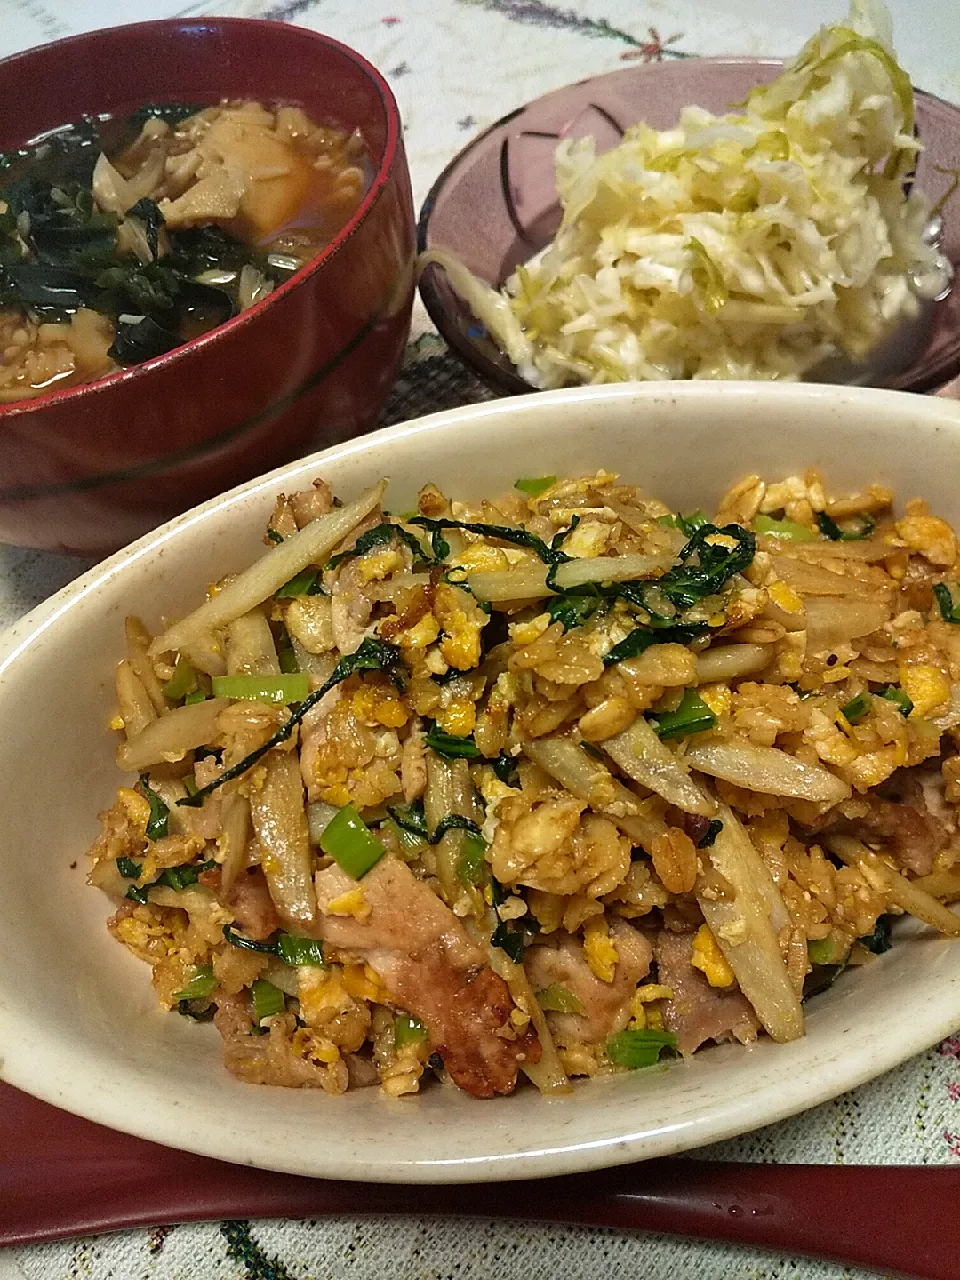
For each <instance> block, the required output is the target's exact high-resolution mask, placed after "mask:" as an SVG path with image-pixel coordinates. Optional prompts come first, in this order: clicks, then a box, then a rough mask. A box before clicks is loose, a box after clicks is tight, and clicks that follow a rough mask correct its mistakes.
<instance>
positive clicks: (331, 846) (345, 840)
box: [320, 804, 386, 880]
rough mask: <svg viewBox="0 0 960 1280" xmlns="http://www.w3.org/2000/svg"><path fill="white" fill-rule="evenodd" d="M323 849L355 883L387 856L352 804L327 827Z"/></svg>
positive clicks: (321, 846)
mask: <svg viewBox="0 0 960 1280" xmlns="http://www.w3.org/2000/svg"><path fill="white" fill-rule="evenodd" d="M320 848H321V849H322V850H323V851H324V853H327V854H329V855H330V857H331V858H333V860H334V862H336V864H337V866H339V867H340V868H341V869H342V870H344V871H345V872H346V873H347V875H348V876H352V877H353V879H354V880H360V879H362V878H363V876H365V875H366V874H367V872H368V871H370V870H371V869H372V868H373V867H375V866H376V865H377V863H378V862H379V861H380V859H381V858H382V857H383V855H384V854H385V853H386V849H385V848H384V847H383V845H382V844H381V843H380V841H379V840H378V839H377V837H376V836H375V835H374V834H373V832H372V831H371V830H370V828H369V827H368V826H367V824H366V823H365V822H364V821H363V819H362V818H361V817H360V815H359V813H357V810H356V808H355V807H354V806H353V805H352V804H347V805H344V806H343V808H342V809H341V810H340V811H339V812H338V813H337V814H336V816H335V817H333V818H331V820H330V821H329V822H328V823H327V825H326V826H325V827H324V829H323V833H322V834H321V836H320Z"/></svg>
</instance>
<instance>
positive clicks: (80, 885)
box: [0, 383, 960, 1182]
mask: <svg viewBox="0 0 960 1280" xmlns="http://www.w3.org/2000/svg"><path fill="white" fill-rule="evenodd" d="M958 450H960V405H957V404H956V403H952V402H947V401H942V400H935V399H925V398H921V397H913V396H907V395H902V394H898V393H895V392H880V391H861V390H852V389H850V390H840V389H837V388H833V387H819V386H767V385H763V384H709V383H688V384H660V385H654V384H649V385H645V386H622V387H616V388H605V389H600V390H574V391H561V392H553V393H550V394H547V395H537V396H530V397H523V398H521V399H516V400H504V401H500V402H497V403H493V404H486V405H481V406H473V407H470V408H466V409H461V410H456V411H454V412H451V413H445V414H439V415H436V416H434V417H431V418H426V419H423V420H421V421H419V422H414V423H410V424H407V425H405V426H401V427H395V428H392V429H390V430H387V431H383V432H379V433H377V434H375V435H372V436H368V437H366V438H364V439H361V440H357V441H353V442H351V443H349V444H347V445H344V446H342V447H339V448H336V449H333V450H331V451H329V452H327V453H326V454H322V455H317V456H316V457H314V458H311V459H307V460H304V461H302V462H298V463H296V464H295V465H292V466H289V467H286V468H284V469H282V470H279V471H276V472H274V473H272V474H271V475H269V476H267V477H265V478H264V479H261V480H258V481H254V482H252V483H250V484H247V485H245V486H243V487H242V488H240V489H237V490H234V491H233V492H232V493H230V494H228V495H226V496H225V497H223V498H220V499H217V500H214V501H213V502H210V503H208V504H206V505H205V506H204V507H201V508H199V509H197V510H196V511H194V512H192V513H188V514H187V515H185V516H182V517H180V518H178V519H177V520H175V521H173V522H172V523H171V524H169V525H167V526H166V527H165V528H164V529H162V530H160V531H159V532H157V533H155V534H152V535H150V536H148V537H147V538H145V539H143V540H141V541H140V542H139V543H136V544H134V545H133V546H132V547H130V548H128V549H127V550H125V551H122V552H120V553H119V554H118V555H116V556H114V557H113V558H112V559H111V560H108V561H106V562H105V563H104V564H102V565H100V566H98V567H97V568H96V569H94V570H92V571H91V572H90V573H88V574H86V575H85V576H84V577H83V578H81V579H79V580H78V581H77V582H76V583H74V584H72V585H71V586H69V587H67V588H66V589H65V590H64V591H62V592H60V594H59V595H57V596H56V597H54V598H53V599H51V600H50V601H48V602H46V603H45V604H44V605H42V606H41V607H40V608H39V609H37V610H35V611H34V612H33V613H32V614H31V615H29V616H28V617H27V618H25V619H24V620H23V621H22V622H21V623H20V624H19V625H18V626H17V627H16V628H15V629H14V630H13V631H12V632H10V633H7V635H6V636H5V637H4V638H3V640H2V642H0V716H2V723H3V726H4V734H3V737H2V741H0V777H2V778H3V786H4V802H3V808H2V813H0V877H2V880H0V883H2V893H0V1077H2V1078H3V1079H5V1080H7V1081H9V1082H10V1083H11V1084H13V1085H16V1086H17V1087H19V1088H21V1089H25V1090H27V1091H28V1092H30V1093H33V1094H35V1095H36V1096H38V1097H40V1098H43V1099H45V1100H47V1101H49V1102H52V1103H55V1104H56V1105H58V1106H62V1107H65V1108H67V1109H68V1110H71V1111H75V1112H77V1113H79V1114H81V1115H84V1116H87V1117H89V1118H90V1119H93V1120H96V1121H99V1122H101V1123H103V1124H107V1125H110V1126H112V1127H114V1128H117V1129H123V1130H126V1131H128V1132H131V1133H136V1134H139V1135H140V1136H142V1137H145V1138H151V1139H154V1140H156V1141H159V1142H163V1143H166V1144H168V1145H171V1146H177V1147H183V1148H186V1149H188V1150H192V1151H196V1152H201V1153H203V1154H206V1155H211V1156H218V1157H220V1158H222V1159H226V1160H232V1161H237V1162H243V1163H250V1164H256V1165H261V1166H264V1167H267V1168H273V1169H283V1170H288V1171H289V1172H291V1173H300V1174H312V1175H317V1176H325V1177H338V1178H353V1179H366V1180H374V1181H423V1182H431V1181H434V1182H443V1181H471V1180H481V1179H489V1178H497V1179H499V1178H516V1177H530V1176H538V1175H546V1174H555V1173H561V1172H572V1171H574V1170H580V1169H590V1168H596V1167H600V1166H604V1165H611V1164H616V1163H620V1162H624V1161H628V1160H634V1159H640V1158H643V1157H647V1156H654V1155H663V1154H667V1153H670V1152H674V1151H678V1150H682V1149H684V1148H688V1147H692V1146H696V1145H698V1144H700V1143H704V1142H708V1141H712V1140H714V1139H718V1138H722V1137H727V1136H730V1135H732V1134H736V1133H740V1132H743V1131H745V1130H747V1129H751V1128H755V1127H757V1126H759V1125H762V1124H766V1123H769V1122H771V1121H774V1120H777V1119H780V1118H782V1117H783V1116H786V1115H789V1114H792V1113H794V1112H797V1111H800V1110H802V1109H804V1108H805V1107H809V1106H812V1105H814V1104H815V1103H818V1102H821V1101H823V1100H825V1099H827V1098H829V1097H832V1096H834V1095H836V1094H838V1093H840V1092H842V1091H843V1090H845V1089H848V1088H851V1087H853V1086H854V1085H856V1084H859V1083H861V1082H862V1081H864V1080H866V1079H869V1078H870V1077H871V1076H874V1075H876V1074H878V1073H880V1072H881V1071H884V1070H886V1069H888V1068H890V1067H892V1066H894V1065H895V1064H896V1063H898V1062H900V1061H902V1060H904V1059H905V1058H907V1057H909V1056H910V1055H911V1054H913V1053H915V1052H917V1051H919V1050H921V1049H923V1048H925V1047H927V1046H929V1045H930V1044H932V1043H934V1042H935V1041H936V1040H937V1039H938V1038H940V1037H942V1036H944V1035H946V1034H948V1033H949V1032H951V1031H952V1030H954V1029H956V1028H957V1027H958V1026H960V946H957V945H956V944H954V943H949V942H944V941H942V940H939V939H935V938H931V937H924V936H914V937H910V938H905V939H904V941H903V943H902V944H901V945H898V946H896V947H895V948H894V949H893V951H891V952H890V953H889V954H887V955H886V956H883V957H881V958H880V959H879V960H878V961H877V962H876V963H874V964H872V965H869V966H867V967H866V968H865V969H862V970H859V971H857V972H855V973H851V974H849V975H846V976H845V977H844V978H843V980H842V981H841V982H839V983H838V984H837V986H836V987H835V988H834V989H833V990H832V991H830V992H828V993H826V994H825V995H823V996H821V997H819V998H817V999H816V1000H815V1001H814V1002H813V1003H812V1004H811V1005H810V1006H809V1015H808V1020H807V1026H808V1034H807V1036H806V1038H805V1039H804V1040H802V1041H800V1042H798V1043H796V1044H792V1045H789V1046H776V1045H774V1044H772V1043H769V1042H761V1043H759V1044H758V1045H756V1046H755V1047H754V1048H752V1049H741V1048H739V1047H723V1048H716V1049H710V1050H708V1051H706V1052H704V1053H701V1054H699V1055H698V1056H697V1057H696V1059H694V1060H693V1061H691V1062H678V1063H676V1064H673V1065H671V1066H669V1067H667V1068H656V1069H653V1070H649V1071H642V1072H637V1073H635V1074H630V1075H624V1076H620V1077H617V1078H615V1079H611V1080H605V1081H594V1082H587V1083H583V1084H581V1085H579V1086H578V1087H577V1089H576V1091H575V1093H574V1095H573V1096H572V1097H570V1098H567V1099H565V1100H560V1101H549V1102H548V1101H545V1100H544V1099H542V1098H541V1097H540V1096H539V1095H538V1094H537V1093H536V1092H535V1091H534V1090H533V1089H530V1088H523V1089H521V1090H520V1091H519V1092H518V1093H517V1094H516V1095H514V1096H513V1097H511V1098H504V1099H498V1100H497V1101H494V1102H477V1101H475V1100H473V1099H471V1098H469V1097H467V1096H465V1095H463V1094H460V1093H458V1092H457V1091H455V1090H447V1089H442V1088H439V1087H436V1088H430V1089H427V1090H426V1091H425V1092H424V1093H423V1095H421V1096H418V1097H415V1098H408V1099H404V1100H403V1101H399V1102H389V1101H387V1100H385V1099H384V1098H383V1097H382V1096H380V1094H379V1092H378V1091H377V1090H364V1091H361V1092H358V1093H355V1094H350V1095H348V1096H346V1097H344V1098H340V1099H333V1098H328V1097H326V1096H325V1095H323V1094H320V1093H316V1092H313V1091H293V1090H281V1089H269V1088H262V1087H260V1088H257V1087H252V1086H246V1085H243V1084H241V1083H239V1082H238V1081H236V1080H234V1079H232V1078H231V1077H230V1076H228V1075H227V1074H226V1073H225V1072H224V1071H223V1070H222V1069H221V1067H220V1065H219V1058H218V1040H219V1038H218V1036H217V1033H216V1032H215V1031H214V1030H213V1029H212V1028H211V1027H209V1026H202V1025H200V1026H198V1025H195V1024H193V1023H191V1022H189V1021H188V1020H186V1019H183V1018H179V1017H177V1016H175V1015H171V1014H165V1013H163V1012H161V1011H160V1010H159V1008H158V1007H157V1005H156V1002H155V1000H154V997H153V993H152V990H151V987H150V983H149V971H148V970H147V968H146V966H144V965H142V964H140V963H139V962H138V961H136V960H135V959H133V958H132V957H130V956H129V955H128V954H127V953H126V952H125V951H124V950H123V949H122V948H121V947H119V946H118V945H117V944H116V943H114V942H113V941H112V940H111V939H110V938H109V937H108V935H107V933H106V931H105V929H104V927H103V926H104V920H105V918H106V916H107V914H108V911H109V907H108V904H107V902H106V899H104V898H103V897H102V895H100V894H98V893H97V892H95V891H94V890H91V889H88V888H87V887H86V886H85V884H84V874H85V867H84V861H85V860H84V856H83V854H84V850H85V849H86V847H87V846H88V845H89V843H90V842H91V841H92V839H93V838H94V836H95V835H96V832H97V821H96V814H97V811H98V810H99V809H100V808H102V807H104V806H105V805H106V804H108V803H109V801H110V798H111V796H112V793H113V790H114V787H115V786H116V784H117V782H118V776H117V775H116V773H115V770H114V764H113V752H114V747H115V741H114V735H113V734H112V733H111V732H110V731H109V730H108V728H107V720H108V718H109V715H110V714H111V709H112V670H113V664H114V662H115V661H116V660H117V659H118V658H119V657H120V656H121V639H122V623H123V618H124V615H125V614H127V613H135V614H140V615H141V616H142V617H143V618H144V619H145V621H146V622H147V624H148V625H151V626H153V627H156V625H157V623H158V621H159V619H160V616H161V614H166V615H168V616H175V615H178V614H180V613H182V612H185V611H186V610H187V609H188V608H189V607H190V606H191V605H192V604H194V603H196V602H197V601H198V600H199V599H200V598H202V593H203V591H204V589H205V588H206V586H207V584H208V583H209V582H210V581H211V580H213V579H215V578H217V577H220V576H221V575H223V574H225V573H227V572H230V571H233V570H237V569H240V568H241V567H243V566H244V565H246V564H248V563H249V562H250V560H251V559H252V558H253V557H254V556H256V555H257V554H259V553H260V552H261V551H262V549H263V543H262V540H261V539H262V533H263V529H264V527H265V524H266V520H267V517H268V515H269V512H270V510H271V508H272V504H273V498H274V495H275V494H276V493H277V492H278V491H280V490H286V491H288V492H289V491H291V490H293V489H294V488H296V487H297V486H298V485H303V484H305V483H306V482H308V481H309V480H310V479H311V478H312V477H313V476H315V475H323V476H325V477H326V478H327V479H328V480H330V481H331V482H332V483H333V484H334V485H335V487H336V489H337V491H338V492H339V493H340V494H341V496H343V497H344V498H346V499H349V498H350V497H351V496H353V495H355V494H356V493H357V492H358V491H359V490H360V489H361V488H362V487H363V486H365V485H367V484H369V483H370V482H372V481H373V480H375V479H376V478H378V477H380V476H382V475H387V476H390V477H391V489H390V492H389V495H388V501H389V505H390V506H391V507H392V508H393V509H394V510H403V509H405V508H407V507H409V506H410V505H411V502H412V499H413V498H414V495H415V494H416V491H417V489H418V488H419V487H420V485H421V484H422V483H423V482H425V481H426V480H428V479H429V480H433V481H435V482H436V483H437V484H439V485H440V486H441V487H443V488H444V489H446V490H448V491H449V492H452V493H454V494H461V495H466V496H473V497H477V496H480V495H481V494H484V493H491V492H497V491H499V490H503V489H505V488H508V487H509V486H510V485H511V484H512V482H513V480H514V479H515V478H517V477H518V476H531V475H542V474H558V475H563V474H565V473H566V474H570V473H576V472H583V471H587V470H595V469H597V468H599V467H604V468H609V469H612V470H615V471H619V472H621V473H622V474H623V475H624V477H625V478H628V479H629V480H631V481H636V482H639V483H641V484H642V485H644V486H645V487H646V488H647V489H648V490H649V491H650V492H652V493H655V494H657V495H658V496H660V497H662V498H663V499H665V500H666V501H667V502H669V503H671V504H674V505H676V506H679V507H681V508H683V509H690V508H694V507H697V506H704V507H706V508H707V509H710V507H711V504H713V503H714V502H715V500H716V498H717V497H718V496H719V494H720V493H721V492H722V490H723V489H724V488H725V486H726V485H727V484H728V483H729V482H731V481H732V480H734V479H736V478H738V477H740V476H742V475H744V474H746V473H748V472H759V473H762V474H766V475H768V476H780V475H783V474H785V473H788V472H797V471H802V470H804V469H805V468H807V467H810V466H815V467H818V468H820V469H821V470H822V471H823V473H824V475H825V477H826V479H827V481H828V482H829V483H830V484H831V485H834V486H837V487H839V488H845V487H850V488H854V487H856V486H859V485H861V484H864V483H866V482H868V481H871V480H879V481H882V482H885V483H889V484H891V485H893V486H894V487H895V488H896V490H897V492H898V494H899V495H900V497H901V498H907V497H911V496H915V495H922V496H924V497H926V498H927V499H929V501H930V502H931V503H932V505H933V506H934V508H935V509H936V510H937V511H939V512H941V513H942V514H944V515H946V516H947V517H948V518H952V519H953V521H954V522H958V521H960V489H958V484H957V478H958V467H957V465H956V463H957V457H958ZM908 932H909V930H908Z"/></svg>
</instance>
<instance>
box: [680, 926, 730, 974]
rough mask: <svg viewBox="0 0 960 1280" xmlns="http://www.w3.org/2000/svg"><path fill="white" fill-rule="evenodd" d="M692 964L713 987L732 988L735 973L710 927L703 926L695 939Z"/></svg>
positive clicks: (691, 958)
mask: <svg viewBox="0 0 960 1280" xmlns="http://www.w3.org/2000/svg"><path fill="white" fill-rule="evenodd" d="M690 963H691V964H692V965H693V967H694V968H695V969H699V970H700V972H701V973H702V974H704V976H705V977H706V979H707V981H708V982H709V983H710V985H711V987H732V986H733V983H734V973H733V970H732V969H731V968H730V966H729V964H727V961H726V958H725V956H724V954H723V952H722V951H721V950H720V945H719V943H718V942H717V940H716V938H715V937H714V936H713V934H712V933H711V931H710V926H709V925H706V924H702V925H701V926H700V928H699V929H698V930H697V933H696V937H695V938H694V939H693V954H692V955H691V957H690Z"/></svg>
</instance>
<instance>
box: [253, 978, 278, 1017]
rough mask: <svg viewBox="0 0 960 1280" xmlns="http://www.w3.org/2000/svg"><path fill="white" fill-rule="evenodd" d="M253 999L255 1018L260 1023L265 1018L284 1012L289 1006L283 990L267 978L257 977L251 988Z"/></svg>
mask: <svg viewBox="0 0 960 1280" xmlns="http://www.w3.org/2000/svg"><path fill="white" fill-rule="evenodd" d="M250 996H251V998H252V1000H253V1020H254V1022H256V1023H260V1022H262V1021H263V1020H264V1018H272V1017H273V1015H274V1014H275V1013H283V1011H284V1009H286V1007H287V1002H286V1000H285V999H284V995H283V992H282V991H281V990H280V988H279V987H275V986H274V985H273V983H272V982H268V981H267V980H266V978H257V980H256V982H254V983H253V985H252V986H251V988H250Z"/></svg>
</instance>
